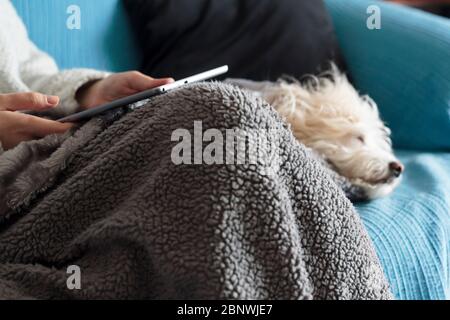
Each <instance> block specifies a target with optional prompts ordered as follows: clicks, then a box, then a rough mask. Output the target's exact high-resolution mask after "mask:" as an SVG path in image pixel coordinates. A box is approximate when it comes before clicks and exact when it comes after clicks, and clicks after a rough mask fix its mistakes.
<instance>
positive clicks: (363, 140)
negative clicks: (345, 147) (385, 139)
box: [358, 136, 366, 143]
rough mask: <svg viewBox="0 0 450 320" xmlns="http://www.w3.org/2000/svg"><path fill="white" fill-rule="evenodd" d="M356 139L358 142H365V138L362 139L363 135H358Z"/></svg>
mask: <svg viewBox="0 0 450 320" xmlns="http://www.w3.org/2000/svg"><path fill="white" fill-rule="evenodd" d="M358 140H359V142H361V143H365V142H366V140H365V139H364V137H363V136H358Z"/></svg>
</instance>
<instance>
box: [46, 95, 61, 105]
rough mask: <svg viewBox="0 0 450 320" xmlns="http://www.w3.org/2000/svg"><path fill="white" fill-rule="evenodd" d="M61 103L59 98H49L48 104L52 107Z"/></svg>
mask: <svg viewBox="0 0 450 320" xmlns="http://www.w3.org/2000/svg"><path fill="white" fill-rule="evenodd" d="M58 102H59V97H57V96H47V103H48V104H49V105H51V106H54V105H57V104H58Z"/></svg>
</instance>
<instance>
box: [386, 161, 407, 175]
mask: <svg viewBox="0 0 450 320" xmlns="http://www.w3.org/2000/svg"><path fill="white" fill-rule="evenodd" d="M389 170H390V171H391V173H392V175H393V176H394V177H399V176H400V175H401V174H402V172H403V170H404V167H403V165H402V164H401V163H400V162H398V161H393V162H391V163H389Z"/></svg>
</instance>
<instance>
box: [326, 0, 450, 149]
mask: <svg viewBox="0 0 450 320" xmlns="http://www.w3.org/2000/svg"><path fill="white" fill-rule="evenodd" d="M325 1H326V4H327V6H328V8H329V10H330V12H331V15H332V17H333V20H334V23H335V28H336V31H337V35H338V39H339V44H340V46H341V48H342V50H343V52H344V56H345V58H346V62H347V63H348V66H349V69H350V73H351V75H352V77H353V78H354V80H355V83H356V84H357V87H358V88H359V89H360V90H361V91H363V92H365V93H368V94H369V95H371V96H372V97H373V98H374V99H375V101H376V102H377V103H378V104H379V107H380V111H381V114H382V116H383V118H384V120H386V122H387V123H388V125H389V126H390V128H391V129H392V131H393V140H394V145H395V146H396V147H398V148H407V149H423V150H439V149H440V150H444V149H445V150H447V151H448V150H450V138H449V137H450V20H449V19H446V18H441V17H438V16H435V15H432V14H428V13H425V12H422V11H419V10H416V9H410V8H407V7H403V6H399V5H394V4H390V3H385V2H380V1H369V0H345V1H343V0H325ZM371 4H375V5H378V6H379V7H380V9H381V30H369V29H368V28H367V27H366V21H367V18H368V17H369V14H367V8H368V7H369V5H371Z"/></svg>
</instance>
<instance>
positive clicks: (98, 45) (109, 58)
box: [12, 0, 141, 71]
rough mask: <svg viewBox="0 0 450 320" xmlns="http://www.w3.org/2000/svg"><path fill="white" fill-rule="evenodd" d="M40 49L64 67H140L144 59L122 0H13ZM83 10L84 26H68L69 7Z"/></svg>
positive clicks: (109, 68)
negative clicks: (131, 29) (74, 6)
mask: <svg viewBox="0 0 450 320" xmlns="http://www.w3.org/2000/svg"><path fill="white" fill-rule="evenodd" d="M12 3H13V4H14V6H15V7H16V9H17V11H18V13H19V15H20V16H21V17H22V19H23V21H24V23H25V25H26V26H27V28H28V32H29V35H30V38H31V39H32V40H33V41H34V42H35V43H36V44H37V46H38V47H39V48H41V49H42V50H44V51H46V52H47V53H49V54H50V55H51V56H52V57H53V58H55V59H56V61H57V63H58V65H59V67H60V68H62V69H68V68H80V67H84V68H93V69H100V70H108V71H124V70H130V69H137V67H138V66H139V65H140V61H141V58H140V56H139V51H138V50H137V49H136V47H137V46H136V41H135V39H134V38H133V37H132V32H131V31H130V26H129V21H128V18H127V15H126V14H125V10H124V9H123V7H122V2H121V0H95V1H92V0H39V1H30V0H12ZM73 5H76V6H78V7H79V9H80V18H81V20H80V21H81V25H80V26H81V29H69V28H68V27H67V20H68V19H69V18H70V17H71V14H72V11H69V12H68V9H69V7H70V6H73Z"/></svg>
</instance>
